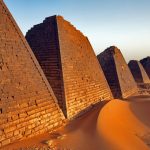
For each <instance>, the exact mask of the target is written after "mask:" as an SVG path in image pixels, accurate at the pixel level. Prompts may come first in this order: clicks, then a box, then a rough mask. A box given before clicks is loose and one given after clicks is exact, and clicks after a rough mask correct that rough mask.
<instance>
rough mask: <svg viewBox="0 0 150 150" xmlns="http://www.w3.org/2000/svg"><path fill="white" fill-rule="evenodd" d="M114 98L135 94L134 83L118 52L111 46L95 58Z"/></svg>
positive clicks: (135, 86)
mask: <svg viewBox="0 0 150 150" xmlns="http://www.w3.org/2000/svg"><path fill="white" fill-rule="evenodd" d="M97 58H98V60H99V63H100V64H101V67H102V69H103V71H104V74H105V77H106V79H107V81H108V84H109V86H110V88H111V91H112V93H113V96H114V97H115V98H127V97H128V96H130V95H132V94H134V93H136V92H137V85H136V82H135V80H134V78H133V76H132V74H131V72H130V69H129V67H128V65H127V64H126V61H125V59H124V57H123V55H122V54H121V52H120V50H119V49H118V48H117V47H115V46H111V47H109V48H107V49H106V50H105V51H104V52H102V53H100V54H99V55H98V56H97Z"/></svg>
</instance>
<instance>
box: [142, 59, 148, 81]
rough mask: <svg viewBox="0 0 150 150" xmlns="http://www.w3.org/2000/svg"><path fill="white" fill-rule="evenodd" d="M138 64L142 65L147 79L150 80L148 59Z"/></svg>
mask: <svg viewBox="0 0 150 150" xmlns="http://www.w3.org/2000/svg"><path fill="white" fill-rule="evenodd" d="M140 62H141V64H142V65H143V67H144V69H145V71H146V73H147V75H148V77H149V78H150V57H147V58H144V59H142V60H140Z"/></svg>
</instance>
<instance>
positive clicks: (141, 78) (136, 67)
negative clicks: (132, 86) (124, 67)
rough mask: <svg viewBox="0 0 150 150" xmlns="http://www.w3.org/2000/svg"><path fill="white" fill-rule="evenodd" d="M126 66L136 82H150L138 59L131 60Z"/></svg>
mask: <svg viewBox="0 0 150 150" xmlns="http://www.w3.org/2000/svg"><path fill="white" fill-rule="evenodd" d="M128 66H129V68H130V70H131V73H132V75H133V77H134V79H135V81H136V82H137V83H150V79H149V77H148V75H147V73H146V72H145V70H144V68H143V66H142V65H141V63H140V62H139V61H137V60H131V61H130V62H129V64H128Z"/></svg>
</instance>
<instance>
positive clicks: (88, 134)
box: [4, 96, 150, 150]
mask: <svg viewBox="0 0 150 150" xmlns="http://www.w3.org/2000/svg"><path fill="white" fill-rule="evenodd" d="M149 114H150V96H137V97H136V96H135V97H130V98H128V99H126V100H119V99H114V100H112V101H103V102H101V103H100V104H99V105H97V106H96V107H94V108H93V109H91V110H90V111H89V112H87V113H86V114H84V115H83V116H82V117H80V118H78V119H76V120H74V121H71V122H70V123H68V124H67V125H66V126H65V127H62V128H60V129H59V130H57V131H55V132H54V133H47V134H43V135H41V136H38V137H35V138H31V139H28V140H25V141H21V142H18V143H14V144H12V145H9V146H7V147H4V149H21V148H24V149H25V148H31V147H33V148H46V149H48V148H49V147H51V149H56V150H64V149H65V150H148V149H150V148H149V146H150V117H149Z"/></svg>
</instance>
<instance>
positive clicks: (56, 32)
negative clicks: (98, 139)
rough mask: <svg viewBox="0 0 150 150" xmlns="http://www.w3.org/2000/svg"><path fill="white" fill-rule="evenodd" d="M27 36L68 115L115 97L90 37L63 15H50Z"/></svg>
mask: <svg viewBox="0 0 150 150" xmlns="http://www.w3.org/2000/svg"><path fill="white" fill-rule="evenodd" d="M26 39H27V41H28V43H29V45H30V46H31V48H32V50H33V52H34V54H35V56H36V57H37V59H38V61H39V63H40V65H41V67H42V69H43V71H44V73H45V75H46V77H47V79H48V81H49V83H50V85H51V86H52V89H53V91H54V93H55V95H56V97H57V99H58V101H59V105H60V107H61V109H62V110H63V112H64V114H65V116H66V117H67V118H73V117H75V116H77V115H78V114H80V113H82V111H84V110H85V109H87V108H88V107H90V106H92V105H93V104H95V103H97V102H100V101H101V100H108V99H111V98H112V94H111V91H110V89H109V86H108V84H107V81H106V79H105V77H104V74H103V72H102V70H101V67H100V65H99V63H98V60H97V59H96V56H95V53H94V51H93V48H92V46H91V44H90V42H89V40H88V38H87V37H85V36H84V35H83V34H82V33H81V32H80V31H79V30H77V29H76V28H75V27H74V26H73V25H71V24H70V23H69V22H68V21H65V20H64V19H63V17H61V16H52V17H48V18H46V19H45V20H44V22H43V23H41V24H38V25H35V26H34V27H33V28H31V30H29V31H28V33H27V34H26Z"/></svg>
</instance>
